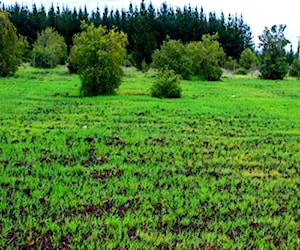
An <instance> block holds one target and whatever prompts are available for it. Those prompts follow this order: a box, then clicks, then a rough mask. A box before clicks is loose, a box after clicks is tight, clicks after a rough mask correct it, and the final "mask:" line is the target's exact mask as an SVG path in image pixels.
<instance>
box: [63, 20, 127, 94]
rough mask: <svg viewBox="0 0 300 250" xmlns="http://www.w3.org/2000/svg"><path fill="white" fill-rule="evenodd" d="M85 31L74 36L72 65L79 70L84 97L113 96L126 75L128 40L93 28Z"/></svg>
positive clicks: (71, 54) (104, 29) (117, 33)
mask: <svg viewBox="0 0 300 250" xmlns="http://www.w3.org/2000/svg"><path fill="white" fill-rule="evenodd" d="M82 29H83V31H82V32H81V33H80V34H77V35H75V36H74V39H73V43H74V45H73V47H72V48H71V52H70V57H69V60H68V61H69V64H70V65H72V67H75V68H76V69H78V73H79V75H80V78H81V82H82V85H81V94H82V95H83V96H96V95H103V94H112V93H114V92H115V89H117V88H118V87H119V86H120V84H121V79H122V76H123V74H124V72H123V68H122V66H123V65H124V63H125V56H126V49H125V46H126V45H127V36H126V35H125V34H124V33H123V32H117V31H115V30H107V29H106V28H104V27H102V26H99V27H97V28H96V27H95V26H94V25H93V24H91V25H87V24H86V23H83V24H82Z"/></svg>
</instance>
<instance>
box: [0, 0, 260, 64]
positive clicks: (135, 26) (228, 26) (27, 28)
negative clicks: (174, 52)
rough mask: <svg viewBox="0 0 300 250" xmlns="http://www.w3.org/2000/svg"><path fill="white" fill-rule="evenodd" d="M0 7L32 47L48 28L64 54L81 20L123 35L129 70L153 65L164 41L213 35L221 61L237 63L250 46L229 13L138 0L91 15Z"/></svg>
mask: <svg viewBox="0 0 300 250" xmlns="http://www.w3.org/2000/svg"><path fill="white" fill-rule="evenodd" d="M1 8H2V10H4V11H6V12H8V13H10V20H11V22H12V23H13V25H14V26H15V27H16V30H17V33H18V34H20V35H22V36H24V37H26V38H27V40H28V42H29V44H30V45H31V46H32V45H33V43H34V42H35V41H36V39H37V36H38V33H40V32H41V31H42V30H45V29H46V28H47V27H51V28H53V29H55V30H56V31H57V32H58V33H59V34H60V35H62V36H63V37H64V39H65V42H66V44H67V48H68V51H70V48H71V46H72V44H73V41H72V37H73V36H74V35H75V34H77V33H79V32H80V31H81V29H80V25H81V22H82V21H85V22H86V23H89V24H94V25H95V27H99V26H100V25H101V26H105V27H106V28H107V29H111V28H113V27H115V28H116V29H117V30H118V31H122V32H124V33H126V34H127V36H128V45H127V47H126V49H127V53H128V55H130V59H131V62H132V63H133V65H134V66H136V67H137V68H139V69H142V67H143V65H144V64H150V63H151V62H152V54H153V52H154V51H155V50H156V49H159V48H160V46H161V45H162V44H163V41H164V40H166V38H168V39H172V40H180V41H181V42H183V43H188V42H192V41H200V40H201V38H202V36H203V35H204V34H210V35H213V34H216V33H218V42H219V43H220V44H221V46H222V48H223V49H224V52H225V54H226V57H227V58H228V57H230V58H233V59H237V60H238V59H239V58H240V55H241V53H242V51H244V50H245V49H246V48H253V46H254V43H253V40H252V33H251V29H250V26H249V25H248V24H247V23H245V22H244V20H243V16H242V15H240V16H237V15H231V14H229V15H228V17H225V15H224V13H223V12H222V13H221V14H220V16H217V14H216V13H215V12H209V13H208V14H206V13H205V12H204V9H203V7H201V8H200V9H198V8H197V7H192V6H190V5H188V6H185V7H184V8H183V9H181V8H179V7H177V8H176V9H175V8H173V7H171V6H169V5H168V4H167V3H163V4H162V5H161V6H159V7H158V8H157V9H155V7H154V5H153V4H152V3H151V2H150V3H149V4H148V5H147V4H146V3H145V1H144V0H142V1H141V3H140V5H139V6H133V4H132V3H131V4H130V5H129V7H128V9H127V10H125V9H122V10H118V9H116V10H109V9H108V8H107V7H105V8H104V9H103V11H101V10H100V9H99V8H97V9H96V10H94V11H92V12H91V13H88V11H87V8H86V6H85V7H84V8H83V9H82V8H79V9H78V10H77V9H76V8H74V9H73V10H71V9H69V8H68V7H63V8H62V9H61V8H60V7H59V6H58V5H57V6H56V7H55V6H54V5H53V4H52V5H51V7H50V8H49V9H48V10H46V9H45V7H44V6H43V5H41V6H40V7H37V5H36V4H33V5H32V8H29V7H28V6H26V5H25V6H24V5H20V4H18V3H15V4H14V5H10V6H5V5H4V4H3V5H2V6H1Z"/></svg>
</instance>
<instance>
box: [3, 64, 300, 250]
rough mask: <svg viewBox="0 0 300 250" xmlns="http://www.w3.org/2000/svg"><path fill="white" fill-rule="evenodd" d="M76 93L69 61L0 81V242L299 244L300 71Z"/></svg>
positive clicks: (128, 76) (131, 76)
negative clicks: (157, 88) (163, 89)
mask: <svg viewBox="0 0 300 250" xmlns="http://www.w3.org/2000/svg"><path fill="white" fill-rule="evenodd" d="M154 81H155V78H154V74H153V73H152V72H149V73H140V72H137V71H135V70H134V69H127V70H126V72H125V77H124V80H123V83H122V85H121V87H120V89H119V90H118V94H117V95H111V96H102V97H93V98H81V97H78V89H79V87H80V80H79V77H78V76H77V75H69V74H68V72H67V69H66V68H65V67H59V68H56V69H51V70H41V69H33V68H31V67H29V66H25V67H22V68H20V69H19V71H18V72H17V74H16V76H15V77H12V78H8V79H0V124H1V126H0V143H1V144H0V187H1V188H0V248H1V249H4V248H8V249H17V248H29V249H33V248H40V249H51V248H54V249H55V248H61V249H68V248H71V249H73V248H79V249H87V248H89V249H95V248H102V249H176V248H177V249H228V248H234V249H245V248H249V249H250V248H254V249H275V248H276V249H277V248H278V249H296V248H297V246H298V247H299V245H300V230H299V228H300V221H299V218H300V203H299V196H300V191H299V190H300V115H299V114H300V81H297V80H295V79H292V78H291V79H287V80H284V81H264V80H260V79H257V78H250V77H223V78H222V81H219V82H202V81H197V80H194V81H183V82H182V83H181V86H182V89H183V97H182V98H180V99H172V100H170V99H156V98H151V97H150V96H149V89H150V87H151V85H152V83H153V82H154Z"/></svg>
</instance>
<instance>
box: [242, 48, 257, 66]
mask: <svg viewBox="0 0 300 250" xmlns="http://www.w3.org/2000/svg"><path fill="white" fill-rule="evenodd" d="M240 66H241V67H242V68H244V69H246V70H250V69H255V68H256V67H257V66H258V59H257V57H256V55H255V53H254V52H253V51H252V50H251V49H250V48H247V49H245V50H244V51H243V52H242V54H241V57H240Z"/></svg>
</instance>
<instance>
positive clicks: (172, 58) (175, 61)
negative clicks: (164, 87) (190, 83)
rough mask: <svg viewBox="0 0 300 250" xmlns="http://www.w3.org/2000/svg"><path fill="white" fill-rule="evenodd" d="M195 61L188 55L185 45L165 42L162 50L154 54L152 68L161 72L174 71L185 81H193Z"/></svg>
mask: <svg viewBox="0 0 300 250" xmlns="http://www.w3.org/2000/svg"><path fill="white" fill-rule="evenodd" d="M192 64H193V61H192V58H191V57H190V56H189V55H188V54H187V53H186V47H185V45H184V44H183V43H182V42H180V41H176V40H169V41H165V42H164V43H163V45H162V46H161V48H160V50H155V51H154V53H153V62H152V66H153V67H154V68H156V69H159V70H173V71H174V72H175V74H178V75H181V76H182V77H183V79H187V80H189V79H191V78H192V76H193V67H192Z"/></svg>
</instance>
